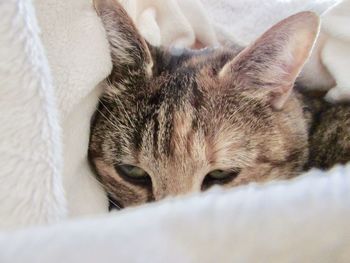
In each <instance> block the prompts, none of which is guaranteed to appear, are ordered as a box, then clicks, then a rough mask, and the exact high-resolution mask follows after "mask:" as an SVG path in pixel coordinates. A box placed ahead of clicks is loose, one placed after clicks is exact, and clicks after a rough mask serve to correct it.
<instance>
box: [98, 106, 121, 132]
mask: <svg viewBox="0 0 350 263" xmlns="http://www.w3.org/2000/svg"><path fill="white" fill-rule="evenodd" d="M96 110H97V111H98V112H99V113H100V114H101V115H102V117H104V118H105V119H106V121H108V122H109V123H110V124H111V125H112V126H113V127H114V128H116V129H118V130H119V127H118V126H117V124H116V123H114V122H112V120H110V119H108V118H107V116H106V115H105V114H103V112H102V111H100V110H99V109H97V108H96Z"/></svg>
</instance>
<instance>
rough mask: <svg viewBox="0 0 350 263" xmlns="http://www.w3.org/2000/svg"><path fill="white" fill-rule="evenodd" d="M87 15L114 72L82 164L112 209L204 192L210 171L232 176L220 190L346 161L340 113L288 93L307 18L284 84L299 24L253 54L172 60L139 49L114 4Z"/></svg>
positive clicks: (347, 145) (344, 113)
mask: <svg viewBox="0 0 350 263" xmlns="http://www.w3.org/2000/svg"><path fill="white" fill-rule="evenodd" d="M95 8H96V10H97V13H98V14H99V15H100V17H101V19H102V22H103V24H104V27H105V29H106V33H107V37H108V40H109V42H110V45H111V54H112V60H113V62H114V67H113V71H112V73H111V75H110V76H109V78H108V79H107V81H106V82H105V86H106V87H105V92H104V94H103V96H102V97H101V98H100V103H99V106H98V110H97V112H96V114H95V116H94V118H93V121H92V126H91V138H90V146H89V160H90V162H91V164H92V167H93V168H94V170H95V172H96V175H97V177H98V179H99V180H100V182H101V183H102V184H103V185H104V187H105V189H106V191H107V192H108V194H109V195H110V197H111V198H112V199H114V200H115V201H116V202H118V203H119V204H120V206H122V207H125V206H130V205H137V204H141V203H145V202H148V201H153V200H159V199H162V198H164V197H166V196H171V195H179V194H185V193H189V192H195V191H201V190H205V189H207V188H208V187H210V186H211V185H203V181H204V179H205V176H206V175H207V174H208V173H209V172H211V171H213V170H216V169H221V170H226V169H236V168H237V169H240V170H241V172H240V174H239V175H238V176H237V177H236V178H234V179H233V180H231V181H229V182H227V183H225V184H224V185H223V186H225V187H232V186H237V185H241V184H247V183H249V182H265V181H269V180H272V179H286V178H291V177H294V176H297V175H299V174H300V173H301V172H302V171H303V170H304V169H309V168H310V167H319V168H325V169H326V168H329V167H331V166H333V165H334V164H335V163H345V162H346V161H348V160H350V140H349V134H350V108H349V106H342V105H339V106H331V105H326V104H325V103H324V102H321V100H319V99H309V98H308V97H307V96H305V95H302V94H301V93H300V92H298V91H297V90H295V89H294V90H292V87H293V84H294V80H295V77H296V76H297V74H298V72H299V71H298V70H300V68H301V67H302V64H303V63H304V60H306V59H307V56H308V52H309V51H310V50H311V47H312V44H313V39H311V38H312V37H315V36H316V34H317V30H318V25H317V23H318V20H317V19H316V18H315V15H313V14H311V13H304V14H302V15H300V19H304V20H305V21H303V22H305V23H306V24H305V25H304V24H303V27H304V26H307V24H308V23H309V24H310V26H311V27H312V26H313V28H314V29H313V30H310V32H307V33H308V34H309V35H310V37H309V38H310V39H311V40H310V41H309V42H310V44H309V46H307V47H306V48H304V49H305V50H307V51H305V52H304V49H302V50H301V51H302V52H304V53H305V54H304V53H303V54H302V56H300V58H299V60H298V61H299V62H298V63H297V65H296V66H293V67H291V70H290V75H292V76H295V77H292V78H291V79H290V78H289V76H287V77H286V76H285V75H286V73H285V71H288V72H289V67H288V66H289V65H287V66H286V65H284V64H283V67H285V68H283V70H284V71H283V70H282V69H281V67H282V66H279V65H280V64H281V63H280V64H278V63H276V61H277V60H278V59H280V57H281V48H282V47H283V46H286V43H288V41H289V40H288V39H289V38H288V32H289V31H288V30H292V29H293V30H294V28H293V27H294V24H296V26H295V27H297V29H298V27H299V25H297V24H298V22H296V20H297V18H298V17H294V18H293V17H292V18H290V19H289V20H285V21H283V22H281V23H280V24H279V25H277V26H275V28H272V29H271V30H270V31H269V32H270V33H266V34H265V35H264V36H263V37H261V38H260V39H259V40H258V41H257V42H256V43H255V44H254V45H253V48H252V50H253V51H249V50H248V51H247V49H245V50H244V51H241V50H242V49H241V48H237V47H218V48H207V49H203V50H199V51H191V50H184V51H182V53H181V54H178V52H177V54H176V55H174V54H172V53H171V52H169V51H167V50H165V49H161V48H154V47H148V46H147V44H146V42H145V41H144V40H143V39H142V37H141V36H140V35H139V33H138V32H137V30H136V29H135V26H134V25H133V23H132V22H131V19H130V18H129V17H128V16H127V14H126V12H125V11H124V10H123V9H122V8H121V7H120V5H119V4H118V3H117V2H115V1H114V0H96V1H95ZM280 28H282V29H281V31H282V33H279V30H280ZM283 28H285V29H283ZM300 28H301V27H300ZM271 32H272V33H271ZM275 32H277V33H275ZM290 32H292V31H290ZM305 34H306V33H305ZM261 43H263V44H264V45H262V44H261ZM270 43H271V44H270ZM255 46H257V47H258V48H255ZM299 53H300V52H299ZM299 53H298V55H299ZM292 55H293V54H292ZM282 59H283V58H282ZM272 64H273V67H272V66H271V67H270V65H272ZM278 71H281V72H282V73H279V72H278ZM283 74H284V75H283ZM293 78H294V79H293ZM287 93H288V94H287ZM289 93H290V94H289ZM281 94H282V95H283V96H284V97H286V98H287V99H283V100H282V99H280V97H282V95H281ZM284 94H287V95H284ZM276 101H277V102H276ZM281 101H282V102H281ZM321 104H322V105H321ZM118 164H131V165H135V166H138V167H141V168H142V169H143V170H145V171H146V172H147V173H148V174H149V176H150V181H149V183H147V184H137V183H134V182H131V181H129V180H128V179H127V178H123V177H121V176H120V175H119V174H118V173H117V172H116V170H115V165H118Z"/></svg>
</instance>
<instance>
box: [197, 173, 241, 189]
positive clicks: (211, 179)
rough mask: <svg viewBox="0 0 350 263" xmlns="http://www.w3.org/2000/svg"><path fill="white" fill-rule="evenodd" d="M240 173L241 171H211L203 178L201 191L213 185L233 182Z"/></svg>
mask: <svg viewBox="0 0 350 263" xmlns="http://www.w3.org/2000/svg"><path fill="white" fill-rule="evenodd" d="M240 172H241V169H238V168H236V169H231V170H213V171H211V172H210V173H208V174H207V175H206V177H205V178H204V181H203V184H202V189H203V190H205V189H207V188H209V187H210V186H212V185H214V184H227V183H229V182H231V181H233V180H234V179H235V178H236V177H237V176H238V175H239V173H240Z"/></svg>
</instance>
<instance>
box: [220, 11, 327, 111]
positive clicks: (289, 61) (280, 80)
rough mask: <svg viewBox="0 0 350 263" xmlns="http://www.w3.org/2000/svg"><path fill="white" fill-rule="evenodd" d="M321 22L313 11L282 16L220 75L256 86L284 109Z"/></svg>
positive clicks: (275, 107) (278, 107)
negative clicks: (282, 18)
mask: <svg viewBox="0 0 350 263" xmlns="http://www.w3.org/2000/svg"><path fill="white" fill-rule="evenodd" d="M319 24H320V22H319V17H318V16H317V15H316V14H315V13H312V12H301V13H298V14H295V15H293V16H290V17H288V18H286V19H284V20H282V21H281V22H279V23H278V24H276V25H275V26H273V27H272V28H270V29H269V30H268V31H267V32H266V33H264V34H263V35H262V36H261V37H260V38H258V39H257V40H256V41H255V42H254V43H253V44H252V45H250V46H249V47H247V48H245V49H244V50H243V51H242V52H241V53H240V54H239V55H238V56H237V57H235V58H234V59H233V60H232V61H230V62H229V63H227V64H226V65H225V66H224V67H223V68H222V70H221V72H220V73H219V77H220V78H228V80H229V81H230V80H231V81H234V82H235V84H236V85H240V86H242V85H243V86H244V87H246V88H253V89H255V91H256V94H259V95H260V96H264V98H266V99H268V100H269V101H270V103H271V105H272V107H273V108H274V109H281V108H282V107H283V105H284V103H285V102H286V100H287V99H288V97H289V95H290V92H291V90H292V88H293V86H294V82H295V80H296V78H297V76H298V75H299V73H300V71H301V69H302V67H303V65H304V63H305V62H306V60H307V59H308V57H309V55H310V53H311V50H312V47H313V45H314V42H315V39H316V38H317V35H318V32H319Z"/></svg>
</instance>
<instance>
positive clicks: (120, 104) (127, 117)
mask: <svg viewBox="0 0 350 263" xmlns="http://www.w3.org/2000/svg"><path fill="white" fill-rule="evenodd" d="M115 100H116V101H117V103H118V105H119V106H120V107H121V108H122V111H123V112H124V115H125V117H126V119H127V120H128V121H129V124H130V125H131V126H134V122H133V121H131V119H130V116H129V114H128V112H127V111H126V109H125V107H124V105H123V103H122V102H121V100H120V98H119V97H118V96H116V97H115Z"/></svg>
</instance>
